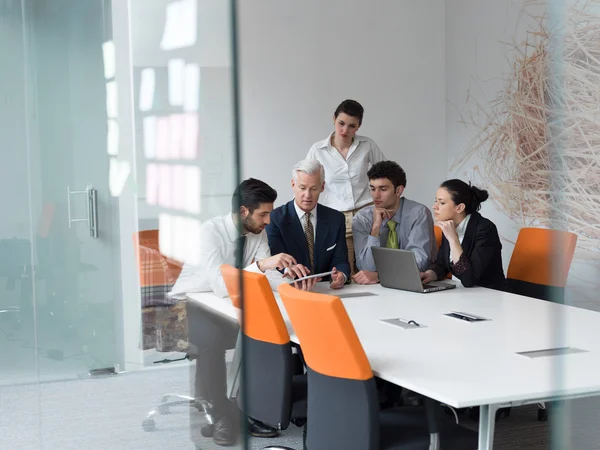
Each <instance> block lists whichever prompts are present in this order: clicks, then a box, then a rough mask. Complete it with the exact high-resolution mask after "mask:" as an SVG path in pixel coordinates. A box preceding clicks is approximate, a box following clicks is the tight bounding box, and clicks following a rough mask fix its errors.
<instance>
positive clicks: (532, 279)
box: [506, 228, 577, 422]
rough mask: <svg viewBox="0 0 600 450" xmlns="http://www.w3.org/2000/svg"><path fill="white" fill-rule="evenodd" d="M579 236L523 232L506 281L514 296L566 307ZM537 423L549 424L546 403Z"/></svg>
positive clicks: (543, 230)
mask: <svg viewBox="0 0 600 450" xmlns="http://www.w3.org/2000/svg"><path fill="white" fill-rule="evenodd" d="M576 244H577V235H575V234H573V233H570V232H568V231H558V230H548V229H545V228H521V230H520V231H519V236H518V237H517V242H516V244H515V248H514V250H513V253H512V256H511V258H510V263H509V264H508V273H507V276H506V279H507V280H506V281H507V284H508V288H509V290H510V291H511V292H514V293H515V294H520V295H525V296H527V297H534V298H538V299H540V300H550V301H554V302H558V303H563V302H564V299H565V285H566V284H567V277H568V276H569V268H570V267H571V261H572V260H573V254H574V253H575V246H576ZM539 406H540V407H539V408H538V420H540V421H542V422H545V421H547V420H548V411H547V409H546V405H545V404H544V403H540V404H539Z"/></svg>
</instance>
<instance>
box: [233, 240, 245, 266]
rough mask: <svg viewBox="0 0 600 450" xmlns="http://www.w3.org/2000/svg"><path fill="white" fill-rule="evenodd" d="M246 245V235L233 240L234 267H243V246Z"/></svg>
mask: <svg viewBox="0 0 600 450" xmlns="http://www.w3.org/2000/svg"><path fill="white" fill-rule="evenodd" d="M245 245H246V235H242V236H240V237H239V238H237V239H236V240H235V252H234V255H235V267H236V268H237V269H243V268H244V246H245Z"/></svg>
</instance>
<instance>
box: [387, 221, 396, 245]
mask: <svg viewBox="0 0 600 450" xmlns="http://www.w3.org/2000/svg"><path fill="white" fill-rule="evenodd" d="M396 225H398V224H397V223H396V222H395V221H393V220H388V223H387V227H388V228H389V229H390V232H389V233H388V237H387V241H386V242H385V246H386V248H398V233H396Z"/></svg>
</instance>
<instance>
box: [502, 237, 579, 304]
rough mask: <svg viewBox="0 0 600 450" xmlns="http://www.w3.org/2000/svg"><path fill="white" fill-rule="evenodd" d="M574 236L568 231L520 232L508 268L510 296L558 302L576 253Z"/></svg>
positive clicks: (562, 295) (575, 238)
mask: <svg viewBox="0 0 600 450" xmlns="http://www.w3.org/2000/svg"><path fill="white" fill-rule="evenodd" d="M576 244H577V235H575V234H573V233H570V232H568V231H558V230H548V229H544V228H522V229H521V231H519V236H518V237H517V242H516V244H515V248H514V250H513V253H512V256H511V258H510V263H509V265H508V273H507V279H508V283H509V287H510V289H511V290H512V291H513V292H516V293H518V294H523V295H528V296H531V297H536V298H541V299H543V300H559V301H560V300H561V299H562V297H564V287H565V285H566V284H567V277H568V276H569V268H570V267H571V261H572V260H573V254H574V253H575V246H576Z"/></svg>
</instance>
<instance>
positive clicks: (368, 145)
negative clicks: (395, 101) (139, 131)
mask: <svg viewBox="0 0 600 450" xmlns="http://www.w3.org/2000/svg"><path fill="white" fill-rule="evenodd" d="M363 115H364V109H363V107H362V105H361V104H360V103H358V102H357V101H355V100H344V101H343V102H342V103H340V104H339V106H338V107H337V108H336V110H335V112H334V113H333V124H334V126H335V129H334V131H333V132H332V133H331V134H330V135H329V136H327V138H325V139H323V140H322V141H319V142H317V143H315V144H313V146H312V147H311V148H310V150H309V151H308V154H307V155H306V158H305V159H316V160H317V161H319V162H320V163H321V165H322V166H323V167H324V168H325V190H324V191H323V193H322V194H321V197H320V198H319V203H321V204H322V205H325V206H328V207H329V208H333V209H337V210H338V211H341V212H343V213H344V215H345V216H346V244H347V246H348V261H349V262H350V268H351V270H352V273H353V274H354V273H355V269H356V267H355V264H354V242H353V239H352V217H354V215H355V214H356V213H357V212H358V211H359V210H360V209H361V208H363V207H365V206H367V205H371V204H372V203H373V200H372V199H371V195H370V193H369V180H368V178H367V171H368V170H369V168H370V167H371V166H372V165H373V164H375V163H378V162H379V161H385V160H386V157H385V156H384V154H383V152H382V151H381V149H380V148H379V147H378V146H377V144H376V143H375V142H373V140H372V139H370V138H368V137H366V136H359V135H357V134H356V133H357V131H358V129H359V128H360V126H361V125H362V120H363Z"/></svg>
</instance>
